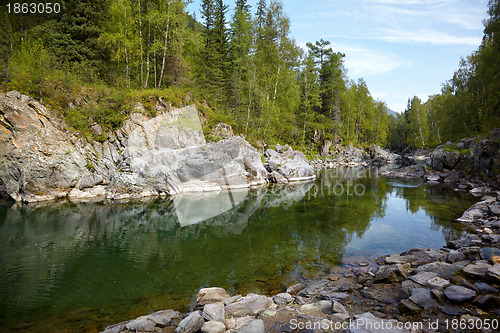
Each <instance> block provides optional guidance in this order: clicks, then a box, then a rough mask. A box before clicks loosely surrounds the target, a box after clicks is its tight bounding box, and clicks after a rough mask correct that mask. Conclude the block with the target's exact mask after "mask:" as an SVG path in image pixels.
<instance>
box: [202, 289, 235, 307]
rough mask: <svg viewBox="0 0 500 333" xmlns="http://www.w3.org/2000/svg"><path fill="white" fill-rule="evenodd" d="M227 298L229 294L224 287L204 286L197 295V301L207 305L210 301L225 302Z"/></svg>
mask: <svg viewBox="0 0 500 333" xmlns="http://www.w3.org/2000/svg"><path fill="white" fill-rule="evenodd" d="M227 298H229V294H228V293H227V291H226V290H224V289H223V288H219V287H212V288H202V289H200V291H198V294H197V295H196V302H197V303H198V304H199V305H205V304H210V303H219V302H224V300H225V299H227Z"/></svg>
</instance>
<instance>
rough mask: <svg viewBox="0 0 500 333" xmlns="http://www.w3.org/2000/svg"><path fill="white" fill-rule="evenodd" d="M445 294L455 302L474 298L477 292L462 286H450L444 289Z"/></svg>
mask: <svg viewBox="0 0 500 333" xmlns="http://www.w3.org/2000/svg"><path fill="white" fill-rule="evenodd" d="M444 295H445V296H446V297H447V298H448V299H449V300H451V301H453V302H457V303H463V302H467V301H470V300H472V299H473V298H474V297H476V295H477V293H476V292H475V291H474V290H471V289H469V288H465V287H462V286H450V287H448V288H446V289H445V290H444Z"/></svg>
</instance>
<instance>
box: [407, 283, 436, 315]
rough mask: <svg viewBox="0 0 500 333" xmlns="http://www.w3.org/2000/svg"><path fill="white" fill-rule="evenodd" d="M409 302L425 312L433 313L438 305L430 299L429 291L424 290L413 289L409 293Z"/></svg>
mask: <svg viewBox="0 0 500 333" xmlns="http://www.w3.org/2000/svg"><path fill="white" fill-rule="evenodd" d="M410 301H412V302H413V303H415V304H417V305H418V306H420V307H422V308H424V309H426V310H430V311H435V310H437V308H438V304H437V302H436V301H435V300H434V299H433V298H432V295H431V292H430V290H429V289H426V288H415V289H413V290H412V291H411V296H410Z"/></svg>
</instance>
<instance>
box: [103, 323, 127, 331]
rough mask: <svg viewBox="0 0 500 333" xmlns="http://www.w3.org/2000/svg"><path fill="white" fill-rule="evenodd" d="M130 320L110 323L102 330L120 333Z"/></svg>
mask: <svg viewBox="0 0 500 333" xmlns="http://www.w3.org/2000/svg"><path fill="white" fill-rule="evenodd" d="M129 322H130V321H124V322H121V323H118V324H114V325H110V326H108V327H106V329H105V330H104V331H102V333H120V332H122V331H125V330H126V329H127V324H128V323H129Z"/></svg>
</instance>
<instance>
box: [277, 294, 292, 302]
mask: <svg viewBox="0 0 500 333" xmlns="http://www.w3.org/2000/svg"><path fill="white" fill-rule="evenodd" d="M273 301H274V303H276V304H278V305H282V304H288V303H291V302H293V297H292V295H290V294H289V293H280V294H277V295H274V296H273Z"/></svg>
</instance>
